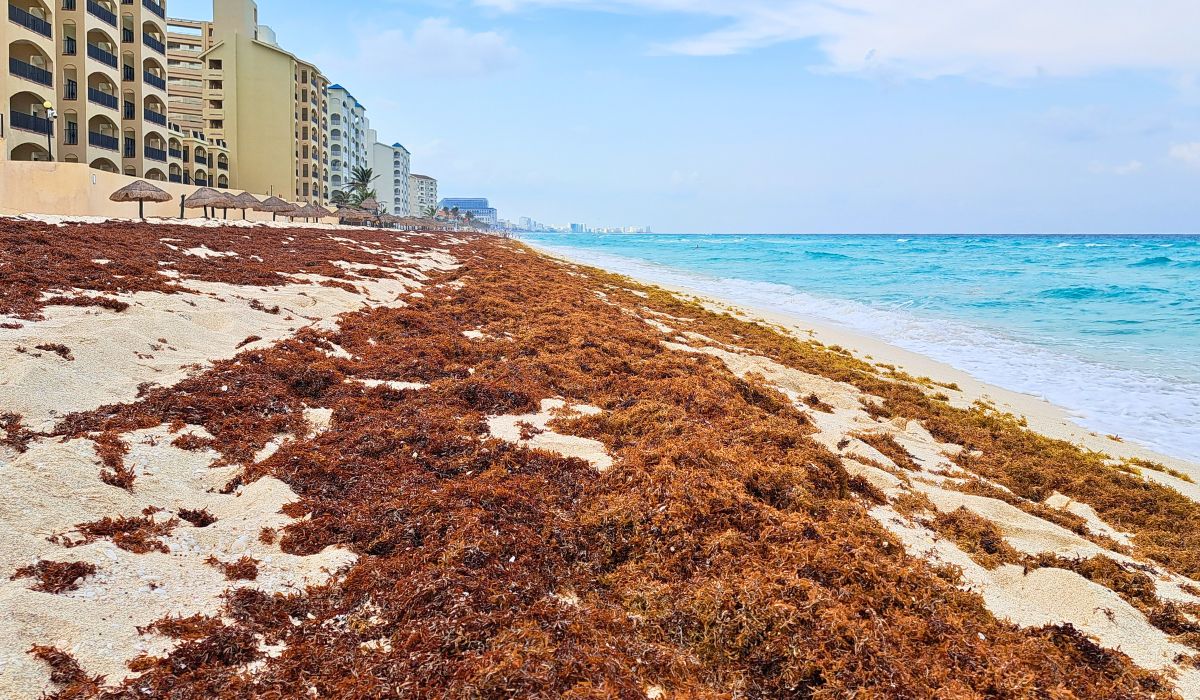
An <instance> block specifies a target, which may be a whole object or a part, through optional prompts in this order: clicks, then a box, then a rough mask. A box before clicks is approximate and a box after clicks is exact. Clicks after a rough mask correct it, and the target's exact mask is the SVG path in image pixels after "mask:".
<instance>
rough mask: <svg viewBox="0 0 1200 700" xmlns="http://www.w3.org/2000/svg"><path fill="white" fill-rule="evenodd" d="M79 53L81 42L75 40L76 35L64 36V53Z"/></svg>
mask: <svg viewBox="0 0 1200 700" xmlns="http://www.w3.org/2000/svg"><path fill="white" fill-rule="evenodd" d="M77 53H79V44H78V42H76V41H75V37H73V36H66V37H63V55H64V56H74V55H75V54H77Z"/></svg>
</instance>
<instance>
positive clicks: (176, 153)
mask: <svg viewBox="0 0 1200 700" xmlns="http://www.w3.org/2000/svg"><path fill="white" fill-rule="evenodd" d="M167 152H168V153H170V154H171V157H172V158H179V159H182V158H183V151H181V150H180V149H178V148H169V149H167Z"/></svg>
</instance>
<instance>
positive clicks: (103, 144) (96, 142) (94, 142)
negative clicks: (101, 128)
mask: <svg viewBox="0 0 1200 700" xmlns="http://www.w3.org/2000/svg"><path fill="white" fill-rule="evenodd" d="M88 145H89V146H95V147H96V148H103V149H105V150H108V151H116V150H120V142H119V141H118V140H117V137H116V136H109V135H108V134H101V133H98V132H95V131H89V132H88Z"/></svg>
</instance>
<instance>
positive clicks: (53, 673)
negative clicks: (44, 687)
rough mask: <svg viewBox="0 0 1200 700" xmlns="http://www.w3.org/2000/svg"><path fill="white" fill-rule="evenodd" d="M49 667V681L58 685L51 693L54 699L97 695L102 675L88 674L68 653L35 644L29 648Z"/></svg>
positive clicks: (73, 699)
mask: <svg viewBox="0 0 1200 700" xmlns="http://www.w3.org/2000/svg"><path fill="white" fill-rule="evenodd" d="M29 653H30V654H33V655H34V656H36V657H37V658H38V659H40V660H41V661H43V662H44V663H45V664H46V665H47V666H49V667H50V682H51V683H54V684H55V685H57V686H60V688H59V690H58V692H57V693H55V694H54V695H52V696H51V697H52V698H55V699H56V700H75V699H78V700H83V699H84V698H94V697H97V696H98V695H99V694H100V692H101V686H102V685H103V683H104V678H103V677H102V676H88V675H87V674H86V673H84V671H83V669H82V668H81V667H80V666H79V662H78V661H76V660H75V658H74V657H72V656H71V655H70V654H68V653H66V652H65V651H62V650H60V649H57V648H55V647H50V646H40V645H35V646H34V647H33V648H31V649H30V650H29Z"/></svg>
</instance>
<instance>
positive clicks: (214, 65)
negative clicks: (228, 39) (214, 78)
mask: <svg viewBox="0 0 1200 700" xmlns="http://www.w3.org/2000/svg"><path fill="white" fill-rule="evenodd" d="M208 67H209V68H211V69H213V70H221V59H219V58H213V59H210V60H209V62H208Z"/></svg>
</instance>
